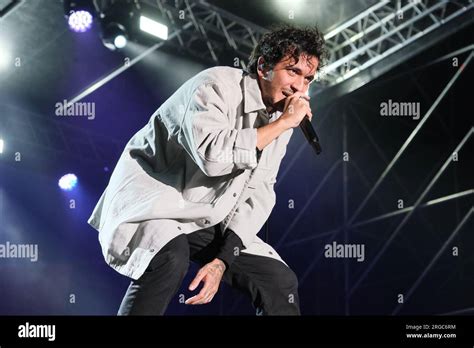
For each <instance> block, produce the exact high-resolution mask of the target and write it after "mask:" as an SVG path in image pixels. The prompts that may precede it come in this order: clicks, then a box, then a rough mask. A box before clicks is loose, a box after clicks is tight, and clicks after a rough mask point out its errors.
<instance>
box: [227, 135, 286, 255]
mask: <svg viewBox="0 0 474 348" xmlns="http://www.w3.org/2000/svg"><path fill="white" fill-rule="evenodd" d="M292 133H293V130H289V136H290V137H291V134H292ZM288 139H289V138H288ZM285 154H286V146H285V147H284V148H283V151H281V152H280V154H279V155H278V158H277V159H275V160H274V161H272V166H271V168H267V169H264V168H257V169H256V171H255V172H256V173H255V174H256V175H258V176H259V177H260V178H261V180H257V182H256V185H255V188H254V189H253V190H252V192H251V194H250V195H249V197H248V198H246V199H245V200H244V201H243V202H242V203H241V204H240V205H239V206H238V207H237V209H236V211H235V214H234V215H233V217H232V218H231V220H230V222H229V224H228V225H227V228H228V229H231V230H232V231H234V232H235V233H236V234H237V235H238V236H239V237H240V238H241V239H242V242H243V243H244V246H245V247H246V248H247V247H248V246H249V245H250V244H251V243H252V242H253V241H254V239H255V236H256V235H257V233H258V232H259V231H260V229H261V228H262V226H263V225H264V224H265V222H266V221H267V219H268V217H269V216H270V214H271V212H272V210H273V207H274V206H275V203H276V195H275V190H274V185H275V183H276V177H277V174H278V170H279V168H280V164H281V160H282V159H283V157H284V156H285Z"/></svg>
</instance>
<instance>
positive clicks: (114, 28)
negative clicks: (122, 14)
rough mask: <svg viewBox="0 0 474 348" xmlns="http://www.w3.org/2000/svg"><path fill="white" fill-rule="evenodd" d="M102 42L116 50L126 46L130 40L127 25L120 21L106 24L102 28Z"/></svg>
mask: <svg viewBox="0 0 474 348" xmlns="http://www.w3.org/2000/svg"><path fill="white" fill-rule="evenodd" d="M102 42H103V43H104V45H105V47H107V48H108V49H110V50H112V51H114V50H116V49H117V48H118V49H120V48H124V47H125V46H126V45H127V42H128V35H127V31H126V30H125V27H124V26H123V25H122V24H119V23H115V22H112V23H108V24H104V28H103V30H102Z"/></svg>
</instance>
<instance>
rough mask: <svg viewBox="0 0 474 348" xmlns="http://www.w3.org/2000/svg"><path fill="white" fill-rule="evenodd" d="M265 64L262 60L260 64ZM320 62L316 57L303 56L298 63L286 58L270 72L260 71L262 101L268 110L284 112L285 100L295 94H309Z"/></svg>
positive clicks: (266, 69)
mask: <svg viewBox="0 0 474 348" xmlns="http://www.w3.org/2000/svg"><path fill="white" fill-rule="evenodd" d="M262 63H264V61H263V58H260V60H259V61H258V64H262ZM318 64H319V61H318V59H317V58H316V57H311V56H309V57H308V56H307V55H306V54H301V55H300V57H299V60H298V63H296V62H295V59H294V58H292V57H290V56H286V57H284V58H283V59H282V60H280V61H279V62H278V63H277V64H276V65H275V67H274V68H273V69H272V70H270V69H268V68H265V67H264V68H263V70H261V69H258V70H257V71H258V80H259V85H260V90H261V92H262V99H263V102H264V103H265V105H266V106H267V109H268V110H279V111H283V110H282V109H283V106H284V103H285V98H286V97H287V96H289V95H291V94H293V93H295V92H303V93H307V91H308V89H309V85H310V83H311V81H313V79H314V76H315V74H316V69H317V68H318Z"/></svg>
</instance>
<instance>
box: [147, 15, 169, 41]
mask: <svg viewBox="0 0 474 348" xmlns="http://www.w3.org/2000/svg"><path fill="white" fill-rule="evenodd" d="M140 30H141V31H144V32H145V33H148V34H151V35H153V36H156V37H158V38H160V39H163V40H168V27H167V26H166V25H164V24H161V23H159V22H157V21H154V20H153V19H150V18H148V17H146V16H140Z"/></svg>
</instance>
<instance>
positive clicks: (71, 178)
mask: <svg viewBox="0 0 474 348" xmlns="http://www.w3.org/2000/svg"><path fill="white" fill-rule="evenodd" d="M58 185H59V187H60V188H61V189H62V190H64V191H71V190H72V189H73V188H74V187H76V185H77V176H75V175H74V174H66V175H63V176H62V177H61V179H59V182H58Z"/></svg>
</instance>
